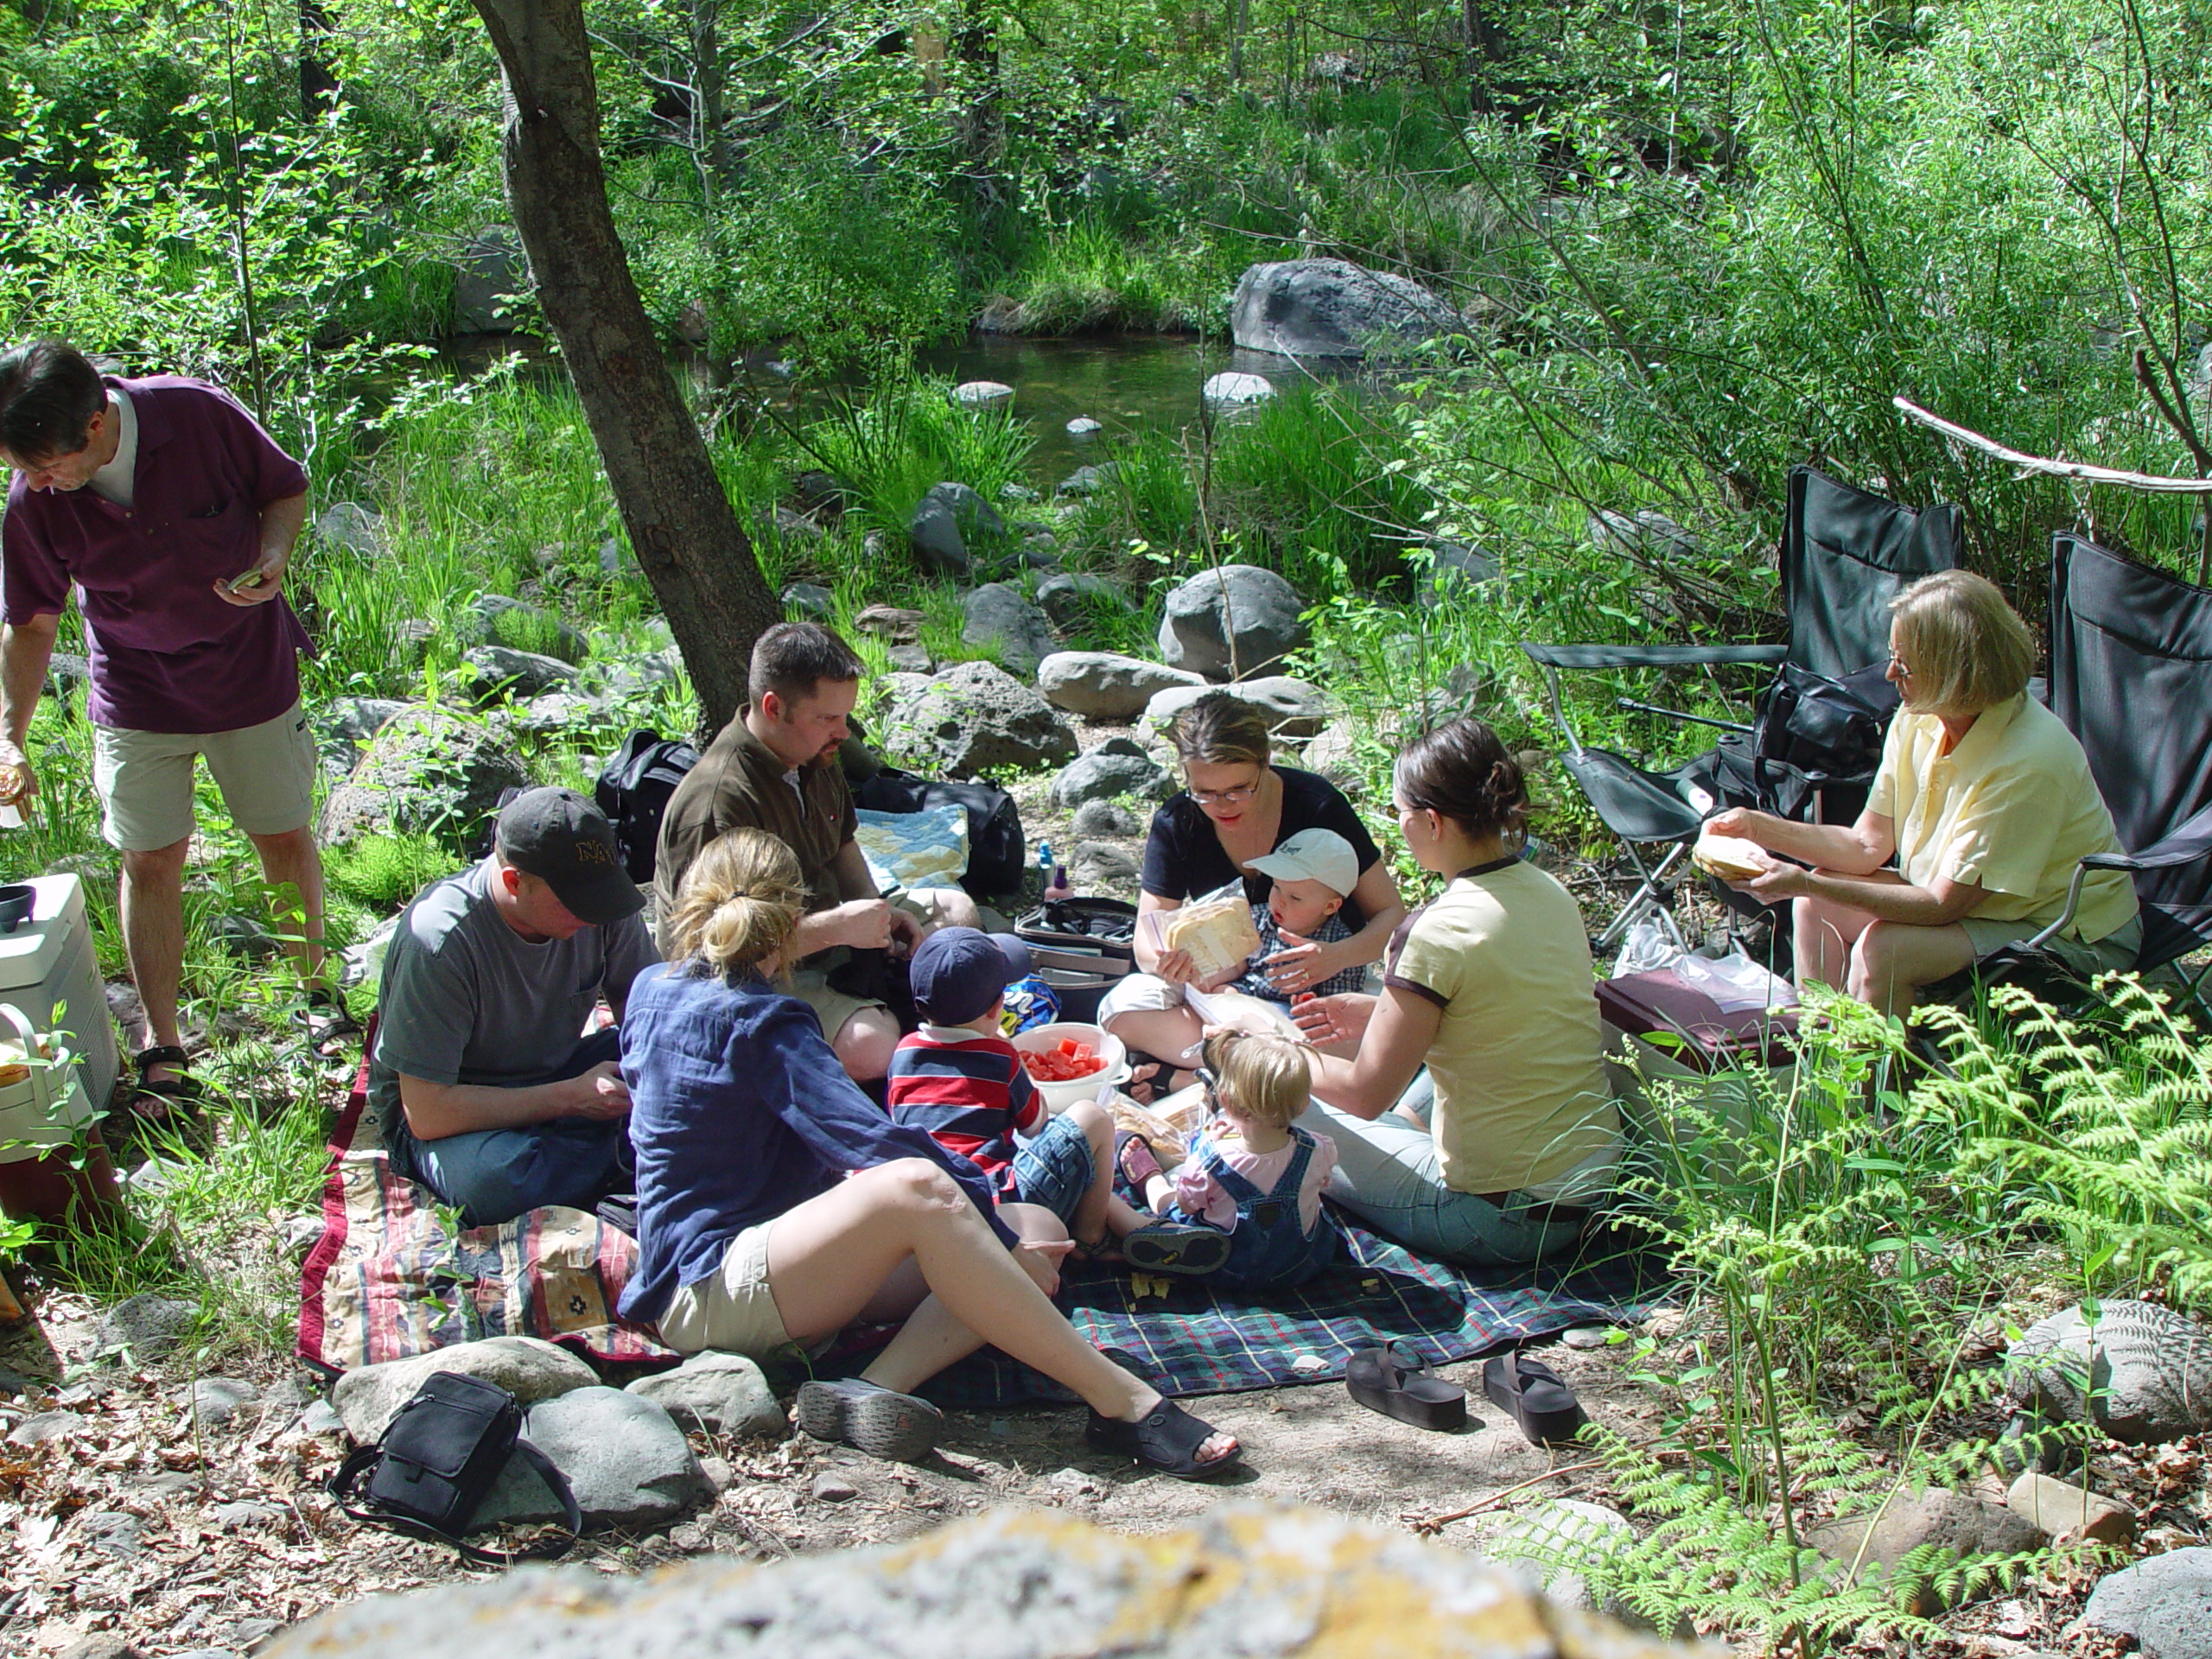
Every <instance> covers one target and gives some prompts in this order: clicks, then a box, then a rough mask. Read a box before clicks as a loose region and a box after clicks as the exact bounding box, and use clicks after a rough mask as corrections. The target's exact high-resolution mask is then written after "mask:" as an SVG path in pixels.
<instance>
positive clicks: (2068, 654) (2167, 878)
mask: <svg viewBox="0 0 2212 1659" xmlns="http://www.w3.org/2000/svg"><path fill="white" fill-rule="evenodd" d="M2050 709H2051V712H2052V713H2053V714H2055V715H2057V716H2058V717H2059V718H2060V719H2061V720H2063V721H2065V722H2066V729H2067V730H2069V731H2070V732H2072V733H2073V734H2074V735H2075V737H2076V738H2078V739H2080V740H2081V743H2082V749H2083V750H2084V751H2085V752H2086V753H2088V757H2089V772H2090V774H2091V775H2092V776H2093V777H2094V778H2095V779H2096V780H2097V788H2098V789H2099V790H2100V791H2101V792H2102V793H2103V795H2104V798H2105V804H2106V805H2107V806H2108V807H2110V808H2111V809H2112V816H2113V825H2114V827H2115V828H2116V829H2118V830H2119V832H2120V845H2121V846H2123V847H2133V848H2135V849H2138V850H2137V851H2135V852H2133V853H2126V854H2119V853H2115V854H2107V855H2098V856H2095V857H2091V858H2086V859H2083V860H2082V864H2081V868H2079V869H2077V870H2076V871H2075V874H2074V882H2073V886H2072V887H2071V888H2070V889H2069V892H2068V893H2067V895H2066V909H2065V912H2064V913H2063V914H2062V915H2061V916H2060V917H2059V918H2058V919H2057V920H2056V921H2055V922H2053V923H2052V924H2051V925H2050V926H2049V927H2047V928H2045V929H2044V931H2042V932H2040V933H2038V934H2037V935H2036V937H2035V938H2032V939H2030V940H2028V941H2027V942H2026V943H2025V944H2024V945H2022V946H2019V947H2018V951H2019V952H2020V953H2021V954H2023V955H2024V954H2026V953H2031V952H2033V951H2034V950H2037V949H2038V948H2039V947H2041V946H2042V945H2044V944H2046V943H2048V942H2049V941H2050V940H2051V939H2054V938H2057V937H2058V936H2059V935H2060V934H2061V933H2063V932H2064V931H2066V929H2067V928H2068V927H2069V926H2070V925H2072V923H2073V920H2074V910H2075V905H2076V903H2077V902H2078V901H2079V900H2080V899H2081V896H2082V882H2083V881H2084V880H2086V879H2087V878H2088V873H2089V872H2090V871H2091V870H2126V872H2128V874H2130V875H2132V876H2133V878H2134V880H2135V896H2136V899H2137V900H2138V902H2139V903H2140V905H2141V906H2142V910H2143V946H2142V950H2140V952H2139V954H2138V956H2137V957H2136V962H2135V967H2136V969H2137V971H2139V972H2145V971H2148V970H2149V969H2153V968H2160V967H2164V965H2165V964H2166V963H2171V962H2174V961H2176V960H2177V958H2179V957H2183V956H2185V955H2187V954H2188V953H2190V951H2193V950H2201V949H2202V948H2204V947H2205V946H2207V945H2212V588H2200V587H2197V586H2196V584H2195V583H2193V582H2183V581H2182V580H2181V579H2180V578H2179V577H2177V576H2170V575H2165V574H2164V572H2162V571H2158V570H2152V569H2148V568H2146V567H2145V566H2143V565H2140V564H2137V563H2133V562H2132V561H2130V560H2128V559H2125V558H2122V557H2121V556H2120V555H2119V554H2117V553H2113V552H2111V551H2109V550H2107V549H2105V548H2101V547H2099V546H2098V545H2097V544H2096V543H2094V542H2092V541H2088V540H2087V539H2085V538H2084V537H2080V536H2077V535H2075V534H2072V533H2071V532H2069V531H2060V532H2059V533H2058V534H2057V535H2056V536H2054V537H2051V541H2050ZM2006 965H2007V964H2005V963H1998V964H1996V966H1997V968H1998V969H1999V971H1996V972H1991V973H1985V974H1984V975H1983V977H1984V978H1985V979H1986V978H2001V977H2005V976H2006V975H2005V972H2004V971H2003V969H2004V968H2005V966H2006ZM2207 971H2212V969H2209V970H2200V971H2199V972H2198V973H2197V974H2196V976H2195V977H2194V978H2193V979H2190V980H2187V981H2185V984H2186V986H2187V989H2188V993H2189V995H2190V997H2192V998H2193V999H2195V1000H2196V1002H2197V1003H2198V1006H2199V1007H2203V1008H2204V1009H2205V1011H2206V1013H2207V1014H2212V1006H2208V1005H2206V1003H2205V1001H2204V998H2203V986H2204V980H2205V974H2206V972H2207Z"/></svg>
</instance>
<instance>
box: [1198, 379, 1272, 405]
mask: <svg viewBox="0 0 2212 1659" xmlns="http://www.w3.org/2000/svg"><path fill="white" fill-rule="evenodd" d="M1198 395H1199V396H1200V397H1203V398H1205V400H1206V402H1208V403H1210V404H1228V405H1230V406H1232V407H1233V406H1235V405H1236V404H1264V403H1265V402H1267V401H1268V398H1270V397H1274V395H1275V383H1274V381H1272V380H1270V379H1268V377H1267V376H1266V375H1264V374H1236V373H1223V374H1217V375H1214V376H1212V377H1211V378H1209V379H1208V380H1207V381H1206V383H1205V385H1204V386H1202V387H1200V388H1199V389H1198Z"/></svg>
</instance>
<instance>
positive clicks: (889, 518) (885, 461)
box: [793, 369, 1036, 544]
mask: <svg viewBox="0 0 2212 1659" xmlns="http://www.w3.org/2000/svg"><path fill="white" fill-rule="evenodd" d="M951 392H952V386H951V383H950V381H947V380H944V379H941V378H933V377H931V376H927V375H922V374H917V373H915V372H912V371H911V370H906V369H899V370H894V371H893V372H891V373H890V374H888V375H887V376H886V377H885V378H883V379H881V380H880V381H879V382H878V383H877V384H875V385H874V386H872V387H871V388H870V389H869V391H868V392H867V394H866V395H865V396H864V397H847V398H843V399H841V400H840V401H839V402H838V403H837V404H836V405H835V406H833V407H832V408H831V409H830V410H829V412H828V413H827V414H825V415H823V416H820V417H818V418H817V419H815V420H813V421H810V422H809V423H806V425H805V426H804V427H803V428H802V429H800V430H799V431H798V434H797V435H796V436H795V438H794V439H793V442H794V445H795V447H796V448H798V450H799V451H800V452H802V453H803V454H805V455H806V456H808V457H809V458H810V459H811V460H812V461H814V463H815V464H816V465H817V466H819V467H822V468H823V470H824V471H826V472H828V473H829V474H831V475H832V476H833V477H835V478H836V479H837V480H839V481H840V482H841V483H842V484H843V485H844V486H846V487H847V488H848V489H849V491H851V493H852V494H853V496H854V498H855V505H854V506H853V507H852V509H851V510H850V512H849V514H848V516H849V517H851V516H855V515H856V516H857V517H858V518H860V519H861V522H862V523H863V524H866V525H867V526H868V527H869V528H871V529H875V530H880V531H883V532H884V533H885V534H886V535H887V536H889V537H893V538H894V540H895V541H896V542H898V543H900V544H903V543H904V540H905V537H906V526H907V524H908V522H909V520H911V519H912V517H913V512H914V508H915V505H917V504H918V502H919V501H920V500H921V499H922V497H923V496H924V495H925V494H926V493H928V492H929V490H930V488H931V486H933V485H937V484H942V483H945V482H947V481H952V482H957V483H962V484H965V485H967V486H969V488H970V489H973V490H974V491H976V493H978V494H979V495H981V496H982V498H983V499H985V500H986V501H988V502H991V503H993V504H996V503H997V501H998V500H999V499H1000V497H1001V492H1002V491H1003V490H1004V489H1005V488H1006V486H1008V485H1010V484H1021V483H1023V482H1024V480H1025V478H1026V473H1025V468H1026V466H1027V461H1028V459H1029V452H1030V450H1031V449H1032V448H1034V447H1035V444H1036V439H1035V437H1034V436H1033V435H1032V434H1031V433H1030V431H1029V429H1027V427H1026V426H1024V425H1023V424H1021V423H1020V422H1018V421H1016V420H1015V419H1014V416H1012V415H1011V414H1010V413H1009V412H1007V410H1005V409H1003V408H1000V409H976V408H970V407H968V406H965V405H963V404H958V403H956V402H955V401H954V400H953V398H952V395H951Z"/></svg>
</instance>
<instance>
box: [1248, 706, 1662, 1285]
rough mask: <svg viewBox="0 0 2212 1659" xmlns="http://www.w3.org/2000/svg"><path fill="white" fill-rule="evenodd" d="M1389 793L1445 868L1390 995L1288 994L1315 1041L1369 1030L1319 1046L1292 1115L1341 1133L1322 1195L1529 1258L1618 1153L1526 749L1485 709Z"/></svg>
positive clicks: (1578, 942) (1600, 1186) (1414, 752)
mask: <svg viewBox="0 0 2212 1659" xmlns="http://www.w3.org/2000/svg"><path fill="white" fill-rule="evenodd" d="M1391 793H1392V798H1393V799H1394V800H1395V803H1396V805H1397V809H1398V827H1399V829H1400V830H1401V831H1402V833H1403V834H1404V836H1405V838H1406V845H1407V847H1408V849H1409V850H1410V851H1411V852H1412V854H1413V855H1414V861H1415V862H1416V863H1418V864H1420V866H1421V868H1423V869H1425V870H1433V871H1434V872H1436V874H1439V875H1441V876H1444V877H1446V880H1447V882H1448V885H1447V886H1446V887H1445V889H1444V891H1443V892H1442V893H1440V894H1439V895H1438V896H1437V897H1436V898H1435V899H1431V900H1430V901H1429V902H1428V903H1427V904H1426V905H1423V906H1421V908H1420V909H1419V910H1417V911H1415V912H1414V913H1413V915H1412V916H1411V917H1409V918H1408V919H1407V920H1406V922H1405V923H1404V924H1403V925H1401V926H1400V927H1399V928H1398V930H1397V931H1396V933H1395V936H1394V937H1393V938H1392V939H1391V942H1390V948H1389V952H1388V954H1387V955H1386V956H1385V957H1383V994H1382V995H1381V996H1379V997H1373V996H1365V995H1359V994H1357V993H1347V994H1344V995H1336V996H1324V997H1307V998H1306V999H1304V1000H1303V1001H1299V1002H1296V1003H1294V1006H1293V1008H1292V1013H1293V1014H1294V1016H1295V1017H1296V1018H1297V1020H1298V1022H1299V1024H1300V1026H1301V1027H1304V1028H1305V1030H1306V1034H1307V1035H1308V1037H1309V1038H1311V1039H1313V1041H1315V1042H1317V1043H1321V1044H1333V1043H1340V1042H1352V1041H1357V1044H1358V1050H1357V1052H1356V1053H1355V1054H1353V1055H1352V1056H1351V1058H1349V1059H1332V1058H1329V1057H1328V1056H1326V1055H1323V1054H1317V1055H1315V1056H1314V1057H1313V1093H1314V1096H1315V1097H1316V1101H1317V1104H1316V1105H1314V1106H1313V1108H1312V1109H1309V1110H1308V1111H1307V1113H1306V1116H1304V1117H1302V1118H1300V1127H1301V1128H1306V1129H1307V1130H1308V1131H1311V1132H1315V1133H1321V1134H1326V1135H1331V1136H1332V1137H1333V1138H1334V1139H1335V1141H1336V1144H1337V1170H1336V1173H1335V1174H1334V1175H1333V1176H1332V1178H1331V1179H1330V1183H1329V1196H1330V1197H1331V1198H1334V1199H1336V1200H1337V1201H1338V1203H1340V1204H1342V1205H1344V1207H1345V1208H1346V1209H1348V1210H1350V1211H1351V1212H1352V1213H1353V1214H1354V1215H1356V1216H1358V1217H1360V1218H1361V1219H1362V1220H1363V1221H1365V1222H1367V1223H1368V1224H1370V1225H1371V1226H1373V1227H1374V1228H1376V1230H1378V1231H1380V1232H1383V1233H1385V1234H1388V1235H1389V1236H1390V1237H1392V1238H1395V1239H1398V1240H1400V1241H1401V1242H1402V1243H1406V1244H1408V1245H1410V1246H1412V1247H1413V1248H1414V1249H1417V1250H1420V1251H1421V1252H1422V1253H1424V1254H1426V1255H1438V1256H1442V1257H1445V1258H1446V1259H1447V1260H1451V1261H1454V1262H1471V1263H1474V1264H1478V1265H1486V1264H1491V1263H1503V1262H1532V1261H1535V1259H1537V1258H1538V1257H1539V1256H1542V1255H1549V1254H1551V1253H1554V1252H1555V1251H1558V1250H1560V1249H1565V1248H1567V1246H1568V1245H1571V1244H1572V1243H1573V1242H1574V1241H1575V1239H1576V1237H1577V1236H1579V1235H1580V1232H1581V1229H1582V1223H1583V1220H1584V1218H1585V1214H1586V1206H1587V1205H1590V1204H1592V1202H1593V1201H1594V1200H1595V1199H1597V1198H1599V1196H1600V1195H1602V1194H1603V1193H1604V1192H1605V1191H1606V1190H1607V1189H1608V1188H1609V1187H1610V1186H1611V1174H1612V1169H1613V1165H1614V1163H1615V1162H1616V1160H1618V1157H1619V1150H1620V1124H1619V1120H1618V1117H1617V1116H1615V1113H1614V1110H1613V1103H1612V1100H1611V1096H1609V1095H1608V1094H1607V1092H1606V1089H1605V1072H1604V1069H1603V1067H1602V1065H1600V1062H1599V1044H1600V1039H1599V1029H1598V1004H1597V999H1596V997H1595V995H1594V994H1593V987H1592V980H1591V973H1590V946H1589V942H1588V940H1587V939H1586V938H1585V936H1584V934H1583V931H1582V916H1581V912H1580V910H1579V909H1578V908H1577V907H1576V905H1575V902H1574V899H1573V897H1572V896H1570V895H1569V894H1568V893H1567V889H1566V888H1565V887H1561V886H1560V884H1559V883H1558V882H1557V881H1555V880H1553V879H1552V878H1551V877H1550V876H1548V875H1547V874H1544V873H1543V872H1542V871H1541V870H1540V869H1538V868H1536V867H1535V865H1533V864H1529V863H1525V862H1523V861H1522V858H1521V845H1522V820H1523V818H1524V817H1525V816H1526V813H1527V810H1528V804H1529V798H1528V793H1527V791H1526V789H1525V788H1524V786H1523V785H1522V778H1521V768H1520V767H1519V766H1517V765H1516V764H1515V762H1514V760H1513V759H1512V757H1511V756H1510V755H1509V754H1508V753H1506V752H1505V747H1504V745H1503V744H1502V743H1500V742H1499V741H1498V740H1497V734H1496V733H1494V732H1492V731H1491V728H1489V727H1487V726H1485V725H1484V724H1483V723H1482V722H1481V721H1478V720H1456V721H1452V723H1451V724H1450V725H1448V726H1445V727H1443V728H1440V729H1439V730H1437V731H1434V732H1432V733H1430V734H1428V735H1427V737H1424V738H1422V739H1421V741H1418V742H1416V743H1414V745H1413V746H1412V747H1410V748H1408V749H1407V750H1406V752H1405V753H1403V754H1402V755H1401V756H1400V757H1399V759H1398V766H1397V774H1396V779H1395V785H1394V787H1393V789H1392V791H1391ZM1424 1065H1426V1067H1427V1071H1426V1073H1425V1074H1424V1073H1423V1072H1422V1068H1423V1066H1424Z"/></svg>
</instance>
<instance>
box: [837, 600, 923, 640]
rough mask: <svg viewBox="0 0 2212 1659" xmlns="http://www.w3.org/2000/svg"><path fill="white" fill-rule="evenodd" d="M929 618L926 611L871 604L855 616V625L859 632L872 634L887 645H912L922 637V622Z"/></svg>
mask: <svg viewBox="0 0 2212 1659" xmlns="http://www.w3.org/2000/svg"><path fill="white" fill-rule="evenodd" d="M928 620H930V619H929V614H928V613H927V612H925V611H906V610H900V609H899V607H897V606H895V605H871V606H869V607H868V608H867V609H866V610H864V611H862V612H861V613H859V614H858V615H857V616H855V617H854V618H853V626H854V628H855V630H856V631H858V632H861V633H865V634H871V635H873V636H874V638H876V639H880V640H882V641H883V642H884V643H885V644H886V645H912V644H913V643H914V642H915V641H916V640H918V639H920V638H921V637H922V624H923V623H925V622H926V621H928Z"/></svg>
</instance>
